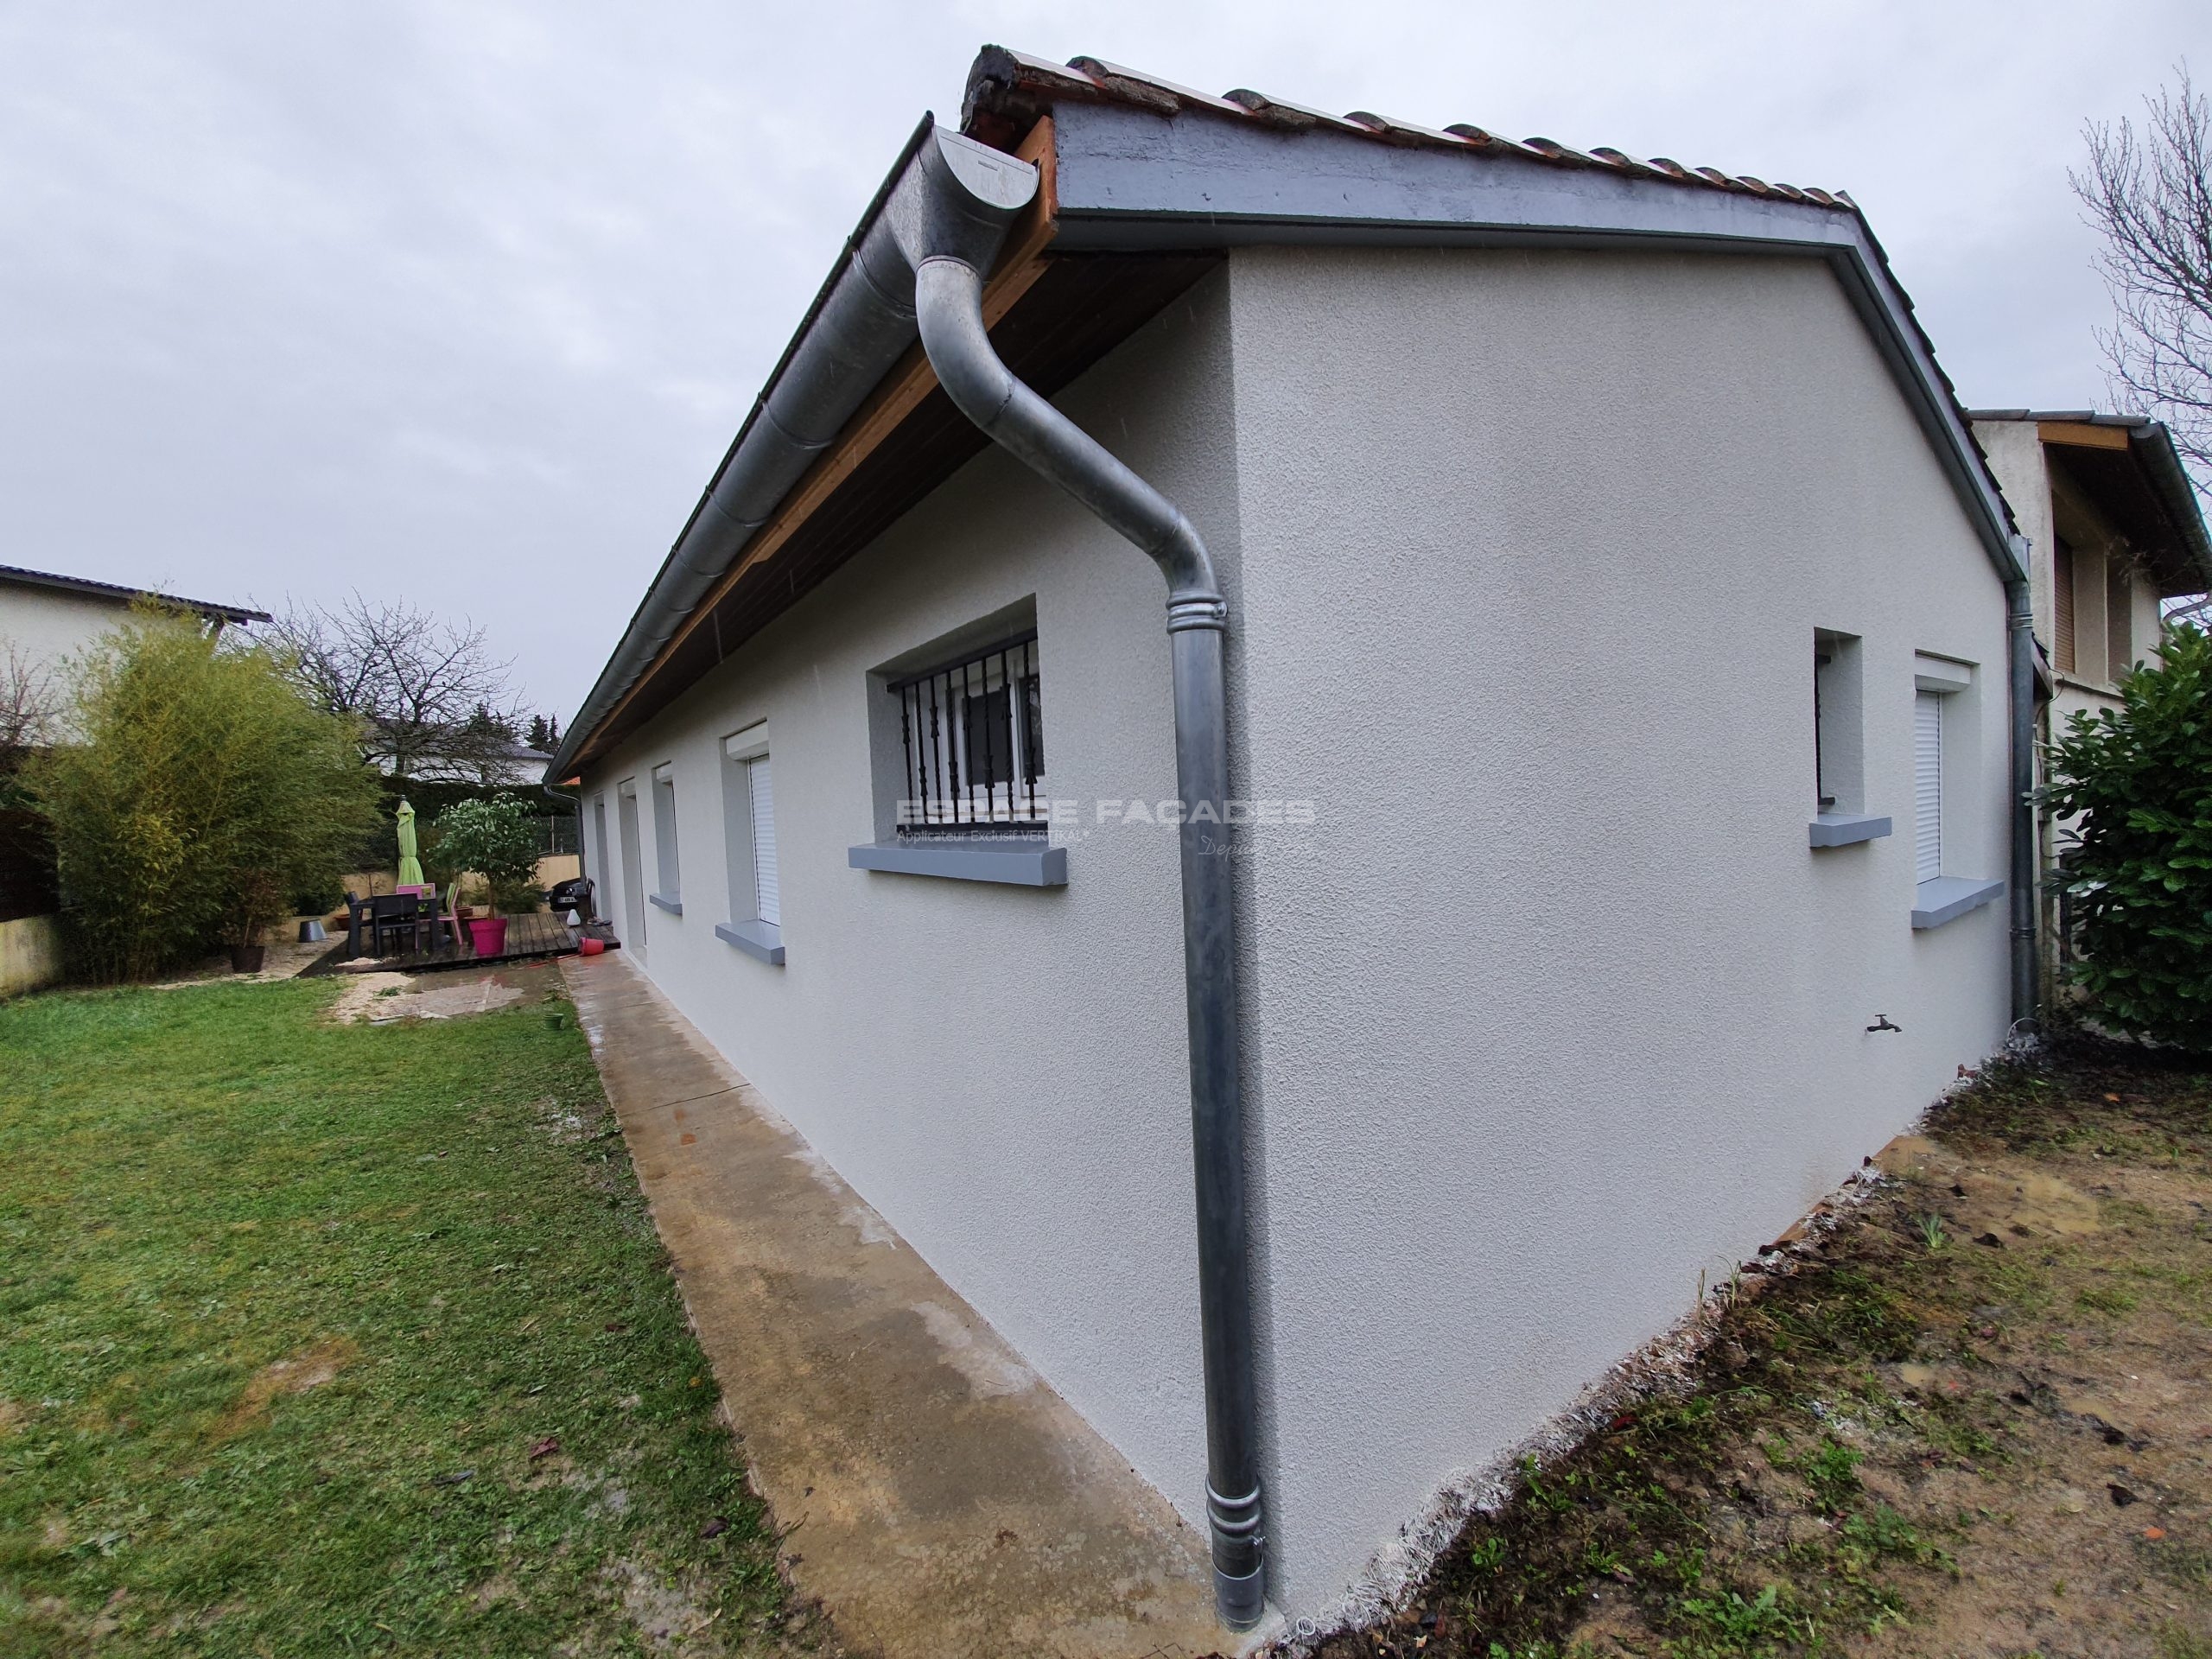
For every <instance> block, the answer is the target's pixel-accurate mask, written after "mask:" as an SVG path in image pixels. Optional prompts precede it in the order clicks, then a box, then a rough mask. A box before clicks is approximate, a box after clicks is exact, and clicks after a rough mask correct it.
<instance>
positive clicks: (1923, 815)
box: [1912, 691, 1943, 881]
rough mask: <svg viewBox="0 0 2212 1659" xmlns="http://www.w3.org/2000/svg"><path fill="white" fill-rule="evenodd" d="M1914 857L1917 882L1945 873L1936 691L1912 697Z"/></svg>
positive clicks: (1939, 713) (1939, 701) (1940, 705)
mask: <svg viewBox="0 0 2212 1659" xmlns="http://www.w3.org/2000/svg"><path fill="white" fill-rule="evenodd" d="M1912 813H1913V836H1914V842H1913V857H1914V869H1915V874H1914V877H1913V879H1914V880H1917V881H1933V880H1935V879H1936V877H1937V876H1939V875H1941V874H1943V699H1942V697H1941V696H1938V695H1937V694H1936V693H1935V692H1933V691H1916V692H1915V693H1914V694H1913V698H1912Z"/></svg>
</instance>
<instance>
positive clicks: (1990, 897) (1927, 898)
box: [1912, 875, 2005, 930]
mask: <svg viewBox="0 0 2212 1659" xmlns="http://www.w3.org/2000/svg"><path fill="white" fill-rule="evenodd" d="M2004 896H2005V884H2004V883H2003V882H2002V881H1982V880H1976V879H1974V877H1972V876H1964V875H1939V876H1937V877H1936V879H1935V880H1933V881H1923V882H1922V883H1921V884H1920V885H1919V886H1918V887H1916V888H1915V889H1913V896H1912V925H1913V926H1914V927H1915V928H1916V929H1922V930H1925V929H1927V928H1931V927H1941V926H1942V925H1943V924H1944V923H1946V922H1955V921H1956V920H1958V918H1960V917H1961V916H1963V915H1965V914H1966V913H1967V912H1968V911H1970V910H1980V908H1981V907H1982V906H1984V905H1986V904H1989V903H1992V902H1993V901H1994V900H1996V899H2002V898H2003V897H2004Z"/></svg>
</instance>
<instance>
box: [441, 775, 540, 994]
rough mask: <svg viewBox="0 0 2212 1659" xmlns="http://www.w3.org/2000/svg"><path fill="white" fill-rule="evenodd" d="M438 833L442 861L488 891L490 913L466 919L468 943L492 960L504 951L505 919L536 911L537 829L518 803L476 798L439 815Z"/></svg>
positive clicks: (527, 813) (472, 948) (458, 804)
mask: <svg viewBox="0 0 2212 1659" xmlns="http://www.w3.org/2000/svg"><path fill="white" fill-rule="evenodd" d="M437 832H438V833H437V850H438V858H439V861H440V862H441V863H442V864H444V865H445V866H447V867H448V868H451V869H453V870H454V871H455V872H460V871H464V870H465V871H470V872H473V873H474V874H477V875H480V876H482V877H483V878H484V880H485V882H486V885H487V886H488V887H489V888H490V890H491V891H490V893H489V896H488V897H489V905H490V908H491V910H492V911H493V914H491V915H488V916H472V917H470V918H469V919H468V923H467V927H468V943H469V948H470V949H471V950H474V952H475V953H476V954H477V955H478V956H480V957H496V956H498V955H499V954H500V953H501V952H502V951H504V950H505V949H506V948H507V918H508V917H510V916H519V915H526V914H528V913H529V912H532V911H535V910H536V909H537V886H536V883H537V823H536V822H535V821H534V820H533V819H532V818H531V812H530V809H529V808H528V807H526V806H524V804H522V803H521V802H520V801H517V800H511V799H501V798H498V797H480V798H477V799H475V800H473V801H461V802H459V803H457V804H454V805H453V806H449V807H448V808H447V809H446V810H444V811H443V812H442V813H440V814H439V815H438V823H437ZM454 880H455V881H456V882H458V881H459V880H460V877H459V875H458V874H456V875H455V877H454Z"/></svg>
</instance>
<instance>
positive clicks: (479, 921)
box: [467, 916, 507, 957]
mask: <svg viewBox="0 0 2212 1659" xmlns="http://www.w3.org/2000/svg"><path fill="white" fill-rule="evenodd" d="M467 926H468V948H469V949H470V950H474V952H475V953H476V954H477V955H478V956H480V957H496V956H498V955H499V954H500V953H501V952H502V951H504V950H505V949H506V948H507V918H505V917H504V916H472V917H470V918H468V923H467Z"/></svg>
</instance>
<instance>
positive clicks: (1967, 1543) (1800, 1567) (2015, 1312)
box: [1318, 1047, 2212, 1659]
mask: <svg viewBox="0 0 2212 1659" xmlns="http://www.w3.org/2000/svg"><path fill="white" fill-rule="evenodd" d="M1929 1136H1930V1137H1931V1138H1929V1139H1927V1140H1923V1141H1902V1142H1899V1143H1898V1144H1897V1146H1896V1147H1892V1148H1891V1149H1890V1151H1889V1152H1888V1153H1887V1154H1885V1158H1884V1160H1883V1163H1884V1167H1885V1169H1886V1170H1888V1171H1890V1172H1891V1173H1892V1174H1893V1175H1894V1176H1895V1177H1896V1179H1892V1180H1891V1181H1888V1182H1885V1184H1884V1185H1883V1186H1882V1187H1881V1189H1880V1190H1879V1191H1878V1192H1876V1193H1875V1194H1874V1195H1873V1196H1872V1198H1869V1199H1868V1200H1867V1201H1866V1202H1865V1203H1864V1204H1862V1205H1858V1206H1856V1207H1854V1208H1853V1209H1850V1210H1849V1211H1847V1212H1846V1213H1845V1214H1844V1216H1843V1217H1842V1218H1841V1219H1840V1222H1839V1223H1838V1224H1836V1225H1835V1227H1834V1229H1833V1230H1830V1231H1828V1232H1827V1233H1826V1234H1824V1235H1822V1236H1818V1237H1817V1238H1816V1239H1815V1240H1814V1241H1813V1242H1810V1243H1805V1244H1802V1245H1799V1246H1797V1247H1796V1248H1795V1251H1794V1255H1795V1258H1796V1260H1795V1262H1794V1266H1793V1269H1792V1270H1791V1271H1789V1272H1788V1273H1787V1274H1779V1275H1774V1276H1770V1277H1758V1276H1752V1277H1748V1278H1747V1280H1746V1281H1745V1285H1744V1287H1742V1288H1740V1289H1739V1290H1738V1291H1736V1292H1734V1293H1733V1294H1731V1295H1730V1296H1729V1297H1728V1298H1727V1299H1726V1300H1725V1302H1724V1304H1723V1305H1722V1306H1721V1307H1720V1308H1719V1312H1718V1314H1717V1316H1716V1319H1715V1323H1714V1328H1713V1333H1712V1336H1711V1338H1710V1341H1709V1342H1708V1344H1707V1346H1706V1348H1705V1350H1704V1351H1703V1352H1702V1354H1701V1356H1700V1358H1699V1360H1698V1362H1697V1364H1696V1366H1695V1369H1694V1377H1693V1380H1692V1382H1691V1383H1690V1384H1689V1385H1688V1386H1687V1387H1686V1388H1684V1389H1682V1390H1681V1391H1680V1392H1678V1393H1675V1394H1672V1395H1663V1396H1660V1397H1654V1398H1649V1399H1647V1400H1644V1401H1643V1402H1639V1403H1637V1405H1635V1406H1634V1407H1632V1408H1629V1409H1625V1410H1623V1411H1621V1412H1620V1413H1618V1414H1617V1415H1616V1416H1615V1417H1614V1418H1613V1419H1612V1420H1611V1421H1610V1422H1609V1423H1608V1424H1607V1425H1606V1426H1605V1427H1604V1428H1602V1429H1601V1430H1599V1432H1598V1433H1594V1434H1592V1435H1591V1436H1589V1437H1588V1438H1586V1440H1584V1441H1583V1442H1582V1443H1581V1444H1580V1446H1576V1447H1575V1448H1573V1450H1572V1451H1570V1452H1567V1453H1566V1454H1565V1455H1563V1456H1561V1457H1560V1458H1558V1459H1554V1460H1553V1461H1552V1462H1551V1463H1550V1464H1549V1465H1547V1466H1543V1467H1538V1466H1537V1465H1535V1464H1533V1463H1530V1464H1528V1465H1524V1466H1523V1468H1522V1472H1521V1476H1520V1478H1519V1479H1518V1481H1517V1483H1516V1485H1515V1487H1514V1489H1513V1491H1512V1492H1511V1494H1510V1497H1509V1498H1508V1499H1507V1501H1506V1502H1505V1503H1503V1506H1502V1507H1501V1508H1500V1509H1499V1510H1497V1512H1496V1513H1493V1514H1484V1515H1478V1516H1476V1517H1475V1518H1474V1519H1473V1520H1472V1521H1471V1522H1470V1523H1469V1525H1468V1526H1467V1527H1466V1529H1465V1530H1464V1532H1463V1533H1462V1535H1461V1536H1460V1537H1459V1540H1458V1541H1457V1542H1456V1543H1455V1544H1454V1545H1453V1546H1452V1548H1451V1549H1450V1550H1448V1551H1447V1552H1446V1554H1445V1555H1444V1557H1443V1558H1442V1559H1441V1560H1439V1561H1438V1563H1437V1564H1436V1566H1435V1567H1434V1568H1433V1572H1432V1573H1431V1574H1430V1576H1429V1578H1428V1580H1427V1583H1426V1584H1425V1585H1424V1586H1422V1588H1421V1592H1420V1593H1419V1594H1418V1595H1417V1596H1416V1598H1415V1599H1414V1601H1413V1603H1412V1605H1410V1606H1408V1608H1407V1609H1406V1611H1404V1612H1403V1613H1402V1614H1401V1615H1399V1616H1397V1617H1395V1618H1392V1619H1389V1620H1387V1621H1385V1622H1384V1623H1383V1624H1379V1625H1376V1626H1374V1627H1372V1628H1369V1629H1365V1630H1356V1631H1347V1632H1343V1633H1340V1634H1338V1635H1337V1636H1335V1637H1331V1638H1329V1639H1327V1640H1325V1641H1324V1642H1323V1643H1320V1644H1319V1648H1318V1652H1319V1655H1321V1656H1325V1659H1354V1656H1357V1659H1395V1656H1410V1655H1414V1654H1420V1655H1421V1656H1423V1659H1432V1656H1437V1655H1454V1656H1457V1655H1471V1656H1479V1659H1566V1656H1595V1655H1608V1654H1623V1653H1633V1654H1643V1655H1652V1656H1660V1655H1666V1656H1673V1659H1739V1656H1759V1655H1797V1654H1834V1653H1842V1652H1851V1653H1878V1654H1899V1655H1903V1654H1916V1655H1917V1654H1929V1655H1938V1654H1940V1655H1953V1654H1967V1653H1973V1654H1988V1655H2005V1656H2023V1659H2024V1656H2029V1655H2052V1656H2055V1655H2058V1654H2063V1653H2083V1652H2100V1653H2101V1652H2107V1651H2111V1652H2129V1653H2143V1654H2147V1655H2156V1656H2160V1659H2212V1078H2208V1077H2205V1076H2202V1075H2200V1074H2196V1073H2191V1072H2189V1071H2181V1070H2177V1069H2167V1068H2161V1067H2158V1066H2157V1065H2151V1064H2146V1063H2145V1062H2144V1061H2143V1060H2142V1059H2141V1058H2139V1057H2131V1056H2130V1055H2129V1054H2128V1052H2126V1051H2121V1050H2119V1049H2116V1048H2111V1047H2080V1048H2075V1049H2072V1050H2069V1051H2068V1052H2064V1053H2063V1054H2062V1055H2061V1056H2060V1057H2059V1058H2057V1059H2056V1060H2055V1061H2054V1062H2053V1063H2052V1064H2051V1065H2050V1067H2049V1068H2048V1069H2045V1070H2037V1071H2030V1070H2025V1069H2020V1068H2003V1069H1998V1070H1993V1071H1992V1072H1991V1073H1990V1074H1988V1075H1987V1076H1986V1077H1983V1078H1982V1079H1980V1081H1978V1082H1977V1083H1976V1084H1975V1085H1974V1087H1973V1088H1972V1089H1970V1090H1967V1091H1966V1092H1965V1093H1964V1094H1962V1095H1961V1096H1960V1097H1959V1098H1958V1099H1957V1100H1955V1102H1953V1103H1951V1104H1949V1105H1948V1106H1947V1107H1946V1108H1945V1109H1943V1110H1942V1112H1940V1113H1939V1114H1938V1115H1937V1116H1936V1118H1935V1119H1934V1120H1933V1122H1932V1125H1931V1127H1930V1128H1929Z"/></svg>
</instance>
